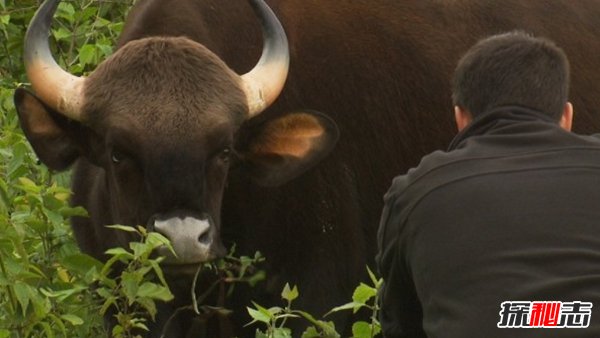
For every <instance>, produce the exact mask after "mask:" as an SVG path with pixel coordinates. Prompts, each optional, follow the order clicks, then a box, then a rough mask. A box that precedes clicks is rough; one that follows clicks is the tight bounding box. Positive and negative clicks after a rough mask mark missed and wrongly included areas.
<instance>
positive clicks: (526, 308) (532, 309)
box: [498, 301, 592, 329]
mask: <svg viewBox="0 0 600 338" xmlns="http://www.w3.org/2000/svg"><path fill="white" fill-rule="evenodd" d="M591 316H592V303H590V302H579V301H574V302H516V301H509V302H503V303H502V304H501V305H500V321H499V322H498V327H499V328H511V329H515V328H542V327H543V328H563V327H564V328H578V329H581V328H586V327H588V326H589V325H590V318H591Z"/></svg>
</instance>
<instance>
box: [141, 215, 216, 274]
mask: <svg viewBox="0 0 600 338" xmlns="http://www.w3.org/2000/svg"><path fill="white" fill-rule="evenodd" d="M152 223H153V224H151V226H152V228H153V229H154V231H156V232H158V233H160V234H162V235H164V236H165V237H167V238H168V239H169V240H170V241H171V245H172V246H173V249H174V251H175V254H176V255H177V256H176V257H175V256H173V254H172V253H171V251H170V250H168V249H167V248H159V249H158V253H159V254H161V255H162V256H164V257H165V260H164V261H163V262H164V263H167V264H196V263H204V262H208V261H211V260H214V259H216V258H219V257H223V256H224V255H225V253H226V251H225V248H224V246H223V244H222V243H221V240H220V238H219V234H218V231H217V227H216V226H215V225H214V224H213V222H212V221H211V219H210V217H201V218H196V217H192V216H185V217H169V218H160V217H154V220H153V221H152Z"/></svg>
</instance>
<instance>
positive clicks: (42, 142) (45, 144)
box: [14, 88, 88, 170]
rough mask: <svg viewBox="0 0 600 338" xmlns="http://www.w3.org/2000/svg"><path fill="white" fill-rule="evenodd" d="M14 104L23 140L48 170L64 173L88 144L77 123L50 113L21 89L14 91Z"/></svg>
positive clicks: (47, 108)
mask: <svg viewBox="0 0 600 338" xmlns="http://www.w3.org/2000/svg"><path fill="white" fill-rule="evenodd" d="M14 101H15V107H16V108H17V113H18V115H19V121H20V123H21V128H22V129H23V132H24V133H25V136H26V137H27V139H28V140H29V143H30V144H31V145H32V147H33V150H34V151H35V153H36V155H37V156H38V157H39V159H40V160H41V161H42V162H43V163H44V164H45V165H46V166H48V168H50V169H53V170H64V169H67V168H68V167H69V166H70V165H71V164H73V162H74V161H75V160H76V159H77V158H78V157H79V156H81V155H82V152H83V149H84V147H85V145H86V144H87V143H88V142H87V139H86V137H85V134H86V130H85V129H87V128H85V127H83V126H82V125H81V123H79V122H76V121H73V120H69V119H67V118H66V117H64V116H63V115H61V114H58V113H56V112H55V111H53V110H51V109H50V108H49V107H47V106H46V105H45V104H44V103H43V102H42V101H40V99H38V98H37V97H36V96H35V95H34V94H33V93H31V92H30V91H28V90H26V89H24V88H18V89H17V90H16V91H15V96H14Z"/></svg>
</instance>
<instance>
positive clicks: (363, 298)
mask: <svg viewBox="0 0 600 338" xmlns="http://www.w3.org/2000/svg"><path fill="white" fill-rule="evenodd" d="M376 295H377V289H375V288H374V287H371V286H368V285H367V284H365V283H360V285H359V286H358V287H357V288H356V289H355V290H354V294H353V295H352V300H353V301H354V302H356V303H360V304H366V303H367V301H368V300H369V299H371V298H373V297H375V296H376Z"/></svg>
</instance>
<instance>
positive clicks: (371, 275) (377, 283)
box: [367, 266, 383, 289]
mask: <svg viewBox="0 0 600 338" xmlns="http://www.w3.org/2000/svg"><path fill="white" fill-rule="evenodd" d="M367 272H368V273H369V278H371V282H372V283H373V286H375V288H377V289H379V288H380V287H381V284H382V283H383V278H377V276H375V274H374V273H373V271H372V270H371V269H370V268H369V266H367Z"/></svg>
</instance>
